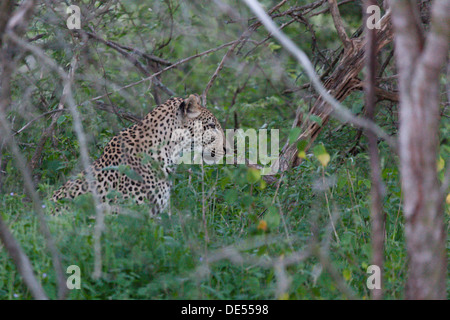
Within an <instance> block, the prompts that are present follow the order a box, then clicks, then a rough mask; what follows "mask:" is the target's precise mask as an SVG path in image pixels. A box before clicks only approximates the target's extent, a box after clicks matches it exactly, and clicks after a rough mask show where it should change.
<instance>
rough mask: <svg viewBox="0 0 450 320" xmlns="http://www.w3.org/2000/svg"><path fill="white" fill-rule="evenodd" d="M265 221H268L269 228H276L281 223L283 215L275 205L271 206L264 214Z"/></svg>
mask: <svg viewBox="0 0 450 320" xmlns="http://www.w3.org/2000/svg"><path fill="white" fill-rule="evenodd" d="M264 221H266V223H267V225H268V226H269V229H274V228H276V227H278V226H279V225H280V221H281V217H280V214H279V212H278V210H277V208H276V207H275V206H270V207H269V210H268V212H267V213H266V214H265V215H264Z"/></svg>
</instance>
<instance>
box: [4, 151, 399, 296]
mask: <svg viewBox="0 0 450 320" xmlns="http://www.w3.org/2000/svg"><path fill="white" fill-rule="evenodd" d="M331 152H332V148H330V153H331ZM331 155H332V156H331V162H330V164H329V165H328V166H327V167H326V168H325V170H324V172H322V170H323V169H322V167H321V166H320V164H319V162H318V161H317V160H316V159H315V158H314V157H311V158H310V159H309V158H308V159H307V160H305V161H304V162H303V163H302V165H301V166H300V167H299V168H297V169H294V170H292V171H291V172H289V173H287V174H285V175H284V176H283V178H282V179H283V182H282V183H281V184H280V186H279V188H278V190H277V185H268V186H265V188H264V186H262V185H261V182H260V181H257V182H255V183H253V184H251V183H249V180H248V179H249V178H251V176H249V175H248V173H247V169H246V168H244V167H242V166H237V167H232V166H231V167H230V166H218V167H213V166H207V167H204V168H203V180H202V168H201V167H200V166H190V167H187V166H181V167H180V168H179V170H178V171H177V175H176V177H175V181H174V182H175V187H174V190H173V194H172V200H171V205H170V215H169V213H168V212H166V213H164V214H162V215H161V216H160V217H158V218H155V219H151V218H149V217H148V214H147V211H146V210H145V207H144V209H143V208H142V207H141V208H139V207H138V206H136V205H132V204H128V205H124V206H123V208H122V214H119V215H108V216H107V217H106V219H105V229H104V232H103V237H102V239H101V243H102V255H103V256H102V262H103V276H102V277H101V279H98V280H94V279H93V278H92V277H91V273H92V271H93V267H94V250H93V245H94V238H93V229H94V225H95V220H94V219H93V218H92V216H94V210H93V208H92V206H91V204H90V202H89V199H88V197H84V198H83V197H82V198H81V199H79V200H77V201H74V202H73V203H69V204H68V208H69V209H68V210H67V212H65V213H63V214H62V215H59V216H51V215H50V214H49V215H48V221H47V222H48V224H49V226H50V229H51V232H52V234H53V237H54V238H55V241H56V243H57V246H58V249H59V250H60V253H61V258H62V261H63V265H64V266H65V268H67V267H68V266H69V265H78V266H79V267H80V269H81V283H82V284H81V290H71V291H70V294H69V298H70V299H274V298H280V297H283V298H287V297H288V298H290V299H344V298H346V296H345V295H344V294H343V293H342V292H341V291H340V290H339V286H338V285H337V283H336V279H335V278H333V277H332V276H331V274H330V273H329V272H328V270H326V269H324V268H322V267H321V264H320V263H319V260H318V259H317V258H316V257H314V256H312V257H310V258H308V259H306V260H305V261H303V262H301V263H298V264H294V265H290V266H289V267H287V268H286V275H287V277H288V279H289V284H290V285H289V287H288V289H287V291H286V292H282V293H281V294H280V292H279V291H277V285H278V283H277V276H276V272H275V270H274V268H273V267H270V266H269V267H267V266H262V265H260V263H258V262H259V261H266V262H267V261H269V260H270V259H273V260H276V259H282V258H288V257H289V256H290V255H291V254H292V253H293V252H295V251H298V250H303V249H305V248H306V247H307V245H308V243H310V242H311V240H312V239H313V238H315V239H317V241H319V243H320V244H321V245H326V244H327V243H329V250H328V253H329V255H330V259H331V264H332V266H333V268H335V269H336V270H337V272H338V274H339V276H340V277H341V278H342V279H343V280H344V281H345V283H346V285H347V286H349V287H350V288H351V290H353V291H354V293H355V295H356V296H358V297H360V298H368V297H369V296H370V292H369V290H368V289H367V288H366V279H367V277H368V274H367V273H366V270H367V266H368V265H370V264H371V263H370V260H371V258H370V257H371V247H370V212H369V207H370V206H369V205H370V199H369V197H368V193H369V188H370V180H369V178H368V172H367V170H364V169H363V168H365V167H366V166H367V159H366V158H365V156H364V154H360V156H357V157H354V158H351V159H342V158H341V157H340V156H339V155H338V154H334V155H333V154H331ZM188 169H191V170H190V171H188ZM323 174H324V175H323ZM383 176H384V178H385V182H386V187H387V196H386V198H385V203H384V208H385V211H386V212H387V224H386V226H387V230H386V236H387V237H386V263H385V268H384V271H385V278H384V289H385V295H386V298H402V297H403V288H404V283H405V279H406V278H405V277H406V274H405V270H406V257H405V246H404V239H403V231H402V230H403V218H402V214H401V207H400V198H401V195H400V188H399V185H398V172H397V171H396V170H395V169H392V168H390V167H385V168H384V170H383ZM324 178H325V180H326V181H327V184H328V187H327V188H325V189H323V186H322V182H323V179H324ZM202 188H203V189H204V191H205V192H204V195H202ZM51 189H52V187H49V186H41V190H46V191H47V192H49V191H50V190H51ZM325 193H326V194H327V199H328V202H327V201H326V200H327V199H325ZM0 201H1V207H2V208H3V209H2V210H3V211H2V216H3V218H4V219H6V220H7V222H8V223H9V226H10V229H11V230H12V231H13V233H14V235H15V237H16V239H17V240H18V241H19V242H20V244H21V245H22V247H23V248H24V250H25V252H26V253H27V254H28V255H29V257H30V259H31V261H32V264H33V267H34V270H35V272H36V275H37V277H38V278H39V279H40V280H41V282H42V283H43V286H44V288H45V290H46V291H47V292H48V294H49V295H50V296H51V297H55V296H56V292H55V287H56V285H55V274H54V271H53V267H52V264H51V258H50V255H49V252H48V251H47V250H46V248H45V244H44V239H43V237H42V236H41V234H40V232H39V224H38V220H37V218H36V216H35V215H34V213H33V212H32V210H31V205H30V203H27V202H24V197H23V196H20V195H17V194H14V195H12V196H11V195H10V194H7V195H2V196H1V198H0ZM46 206H47V207H46V210H47V211H48V212H50V211H51V206H52V204H51V203H50V202H46ZM329 213H331V214H333V215H336V216H337V217H338V219H337V221H336V222H335V228H336V232H337V235H338V238H339V240H337V239H336V236H335V235H334V232H333V231H331V229H330V223H329V222H330V218H329ZM203 214H204V216H205V219H203ZM261 219H263V220H265V221H266V222H267V226H268V227H267V229H266V230H265V231H264V230H262V229H261V228H258V225H259V222H260V220H261ZM224 247H234V248H236V249H237V250H238V252H239V254H240V256H241V257H243V258H244V259H243V260H242V261H231V260H232V259H231V260H230V259H219V258H217V257H218V255H219V254H220V252H222V251H221V250H222V248H224ZM212 258H217V261H214V262H208V260H209V259H212ZM29 298H31V295H30V293H29V292H28V290H27V289H26V287H25V286H24V284H23V282H22V280H21V278H20V276H19V274H18V272H17V269H16V267H15V266H14V265H13V263H12V262H11V260H10V258H9V257H8V256H7V254H6V252H5V250H4V249H3V248H2V250H1V251H0V299H29Z"/></svg>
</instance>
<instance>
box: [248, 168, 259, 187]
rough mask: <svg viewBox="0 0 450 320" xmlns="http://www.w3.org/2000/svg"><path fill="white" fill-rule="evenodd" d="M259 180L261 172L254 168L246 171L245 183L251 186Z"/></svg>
mask: <svg viewBox="0 0 450 320" xmlns="http://www.w3.org/2000/svg"><path fill="white" fill-rule="evenodd" d="M259 179H261V171H260V170H258V169H254V168H249V169H248V170H247V181H248V182H249V183H251V184H254V183H256V182H258V181H259Z"/></svg>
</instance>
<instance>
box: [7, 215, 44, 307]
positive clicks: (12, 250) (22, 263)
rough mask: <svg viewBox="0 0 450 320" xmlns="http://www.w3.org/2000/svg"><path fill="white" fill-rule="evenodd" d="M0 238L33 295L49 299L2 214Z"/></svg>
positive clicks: (41, 298) (38, 298) (36, 297)
mask: <svg viewBox="0 0 450 320" xmlns="http://www.w3.org/2000/svg"><path fill="white" fill-rule="evenodd" d="M0 239H1V240H2V242H3V244H4V245H5V248H6V251H8V253H9V255H10V256H11V258H12V259H13V261H14V263H15V265H16V266H17V269H18V270H19V273H20V275H21V276H22V278H23V281H24V282H25V284H26V286H27V287H28V289H29V290H30V292H31V295H32V296H33V298H34V299H37V300H48V297H47V295H46V294H45V292H44V289H43V288H42V286H41V284H40V283H39V281H38V280H37V279H36V276H35V275H34V272H33V267H32V265H31V263H30V260H29V259H28V257H27V255H26V254H25V253H24V252H23V250H22V248H21V247H20V245H19V244H18V243H17V241H16V239H14V236H13V235H12V234H11V232H10V231H9V229H8V226H7V225H6V223H5V222H4V221H3V218H2V216H1V214H0Z"/></svg>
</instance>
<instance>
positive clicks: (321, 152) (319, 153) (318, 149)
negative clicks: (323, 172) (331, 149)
mask: <svg viewBox="0 0 450 320" xmlns="http://www.w3.org/2000/svg"><path fill="white" fill-rule="evenodd" d="M313 153H314V155H315V156H316V158H317V160H319V162H320V164H321V165H322V166H324V167H326V166H327V165H328V162H330V159H331V157H330V155H329V154H328V152H327V150H326V149H325V147H324V145H323V144H318V145H316V146H315V147H314V149H313Z"/></svg>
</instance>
